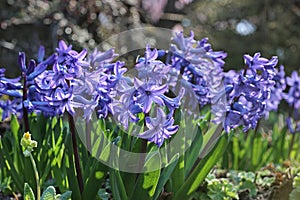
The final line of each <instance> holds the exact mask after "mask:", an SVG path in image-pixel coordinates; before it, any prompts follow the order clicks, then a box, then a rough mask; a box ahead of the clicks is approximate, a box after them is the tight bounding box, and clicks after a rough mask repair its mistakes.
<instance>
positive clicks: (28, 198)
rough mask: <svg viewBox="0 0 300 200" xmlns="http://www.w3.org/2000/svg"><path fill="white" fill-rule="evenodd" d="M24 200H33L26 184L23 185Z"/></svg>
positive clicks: (31, 192) (32, 195)
mask: <svg viewBox="0 0 300 200" xmlns="http://www.w3.org/2000/svg"><path fill="white" fill-rule="evenodd" d="M24 200H35V197H34V194H33V191H32V189H31V187H30V186H29V185H28V183H25V184H24Z"/></svg>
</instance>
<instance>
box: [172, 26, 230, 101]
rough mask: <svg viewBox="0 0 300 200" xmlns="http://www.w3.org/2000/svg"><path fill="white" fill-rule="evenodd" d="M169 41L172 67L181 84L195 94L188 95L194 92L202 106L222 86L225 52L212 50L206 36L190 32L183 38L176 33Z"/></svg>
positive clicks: (180, 34)
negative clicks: (181, 80)
mask: <svg viewBox="0 0 300 200" xmlns="http://www.w3.org/2000/svg"><path fill="white" fill-rule="evenodd" d="M172 41H173V43H174V44H171V46H170V53H171V54H170V56H169V58H168V59H169V60H170V61H169V62H170V65H171V66H172V68H173V70H176V71H177V74H181V75H182V79H183V80H185V81H184V82H183V83H182V84H183V87H186V86H188V87H191V88H192V90H193V91H194V94H189V95H190V96H192V95H195V96H196V98H197V100H198V102H199V104H200V106H201V107H202V106H204V105H206V104H209V103H211V102H212V99H213V98H214V96H215V95H216V93H218V92H219V89H220V87H221V83H222V79H223V66H224V64H225V62H224V60H223V59H224V58H225V57H226V56H227V54H226V53H224V52H222V51H213V50H212V48H211V45H210V44H209V43H208V39H207V38H204V39H202V40H200V41H197V40H195V39H194V33H193V32H191V34H190V36H189V37H186V38H185V37H184V36H183V33H178V34H177V35H176V36H175V37H174V38H173V40H172ZM191 106H192V107H193V106H195V105H191Z"/></svg>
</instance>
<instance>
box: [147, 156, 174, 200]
mask: <svg viewBox="0 0 300 200" xmlns="http://www.w3.org/2000/svg"><path fill="white" fill-rule="evenodd" d="M178 158H179V155H178V154H176V155H175V156H174V157H173V158H172V159H171V161H170V163H171V164H169V165H168V166H167V167H165V168H164V169H163V171H162V172H161V175H160V177H159V180H158V184H157V186H156V191H155V193H154V196H153V199H158V197H159V195H160V193H161V192H162V189H163V187H164V186H165V184H166V183H167V181H168V180H169V178H170V176H171V174H172V172H173V171H174V168H175V166H176V165H177V163H178Z"/></svg>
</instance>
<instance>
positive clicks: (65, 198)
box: [55, 191, 72, 200]
mask: <svg viewBox="0 0 300 200" xmlns="http://www.w3.org/2000/svg"><path fill="white" fill-rule="evenodd" d="M71 195H72V191H66V192H64V193H63V194H58V195H56V197H55V199H57V200H69V199H71Z"/></svg>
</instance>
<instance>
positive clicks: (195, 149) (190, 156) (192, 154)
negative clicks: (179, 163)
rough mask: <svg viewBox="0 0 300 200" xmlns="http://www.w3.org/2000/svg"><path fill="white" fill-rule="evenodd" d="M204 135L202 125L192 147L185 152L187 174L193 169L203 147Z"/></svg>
mask: <svg viewBox="0 0 300 200" xmlns="http://www.w3.org/2000/svg"><path fill="white" fill-rule="evenodd" d="M202 143H203V136H202V132H201V129H200V127H199V128H198V130H197V134H196V136H195V138H194V140H193V142H192V144H191V146H190V148H189V149H188V150H187V151H186V153H185V155H184V156H185V171H186V173H185V175H186V176H187V175H188V173H189V172H190V170H191V169H192V167H193V165H194V163H195V161H196V160H197V158H198V156H199V154H200V150H201V148H202Z"/></svg>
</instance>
